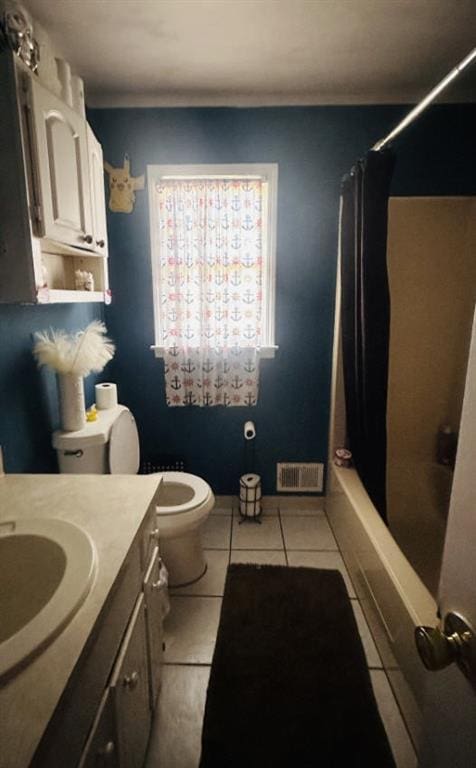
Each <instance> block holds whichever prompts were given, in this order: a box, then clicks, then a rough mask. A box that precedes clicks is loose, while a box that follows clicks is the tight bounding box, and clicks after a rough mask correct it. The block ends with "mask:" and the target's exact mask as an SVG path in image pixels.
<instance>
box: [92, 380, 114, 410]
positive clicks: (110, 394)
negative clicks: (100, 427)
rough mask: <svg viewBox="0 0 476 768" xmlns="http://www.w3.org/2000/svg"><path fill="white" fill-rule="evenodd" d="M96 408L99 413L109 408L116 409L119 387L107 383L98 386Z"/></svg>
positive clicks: (96, 387) (96, 388)
mask: <svg viewBox="0 0 476 768" xmlns="http://www.w3.org/2000/svg"><path fill="white" fill-rule="evenodd" d="M94 389H95V392H96V408H97V409H98V411H107V410H108V408H115V407H116V405H117V387H116V385H115V384H111V383H110V382H108V381H106V382H104V383H103V384H96V386H95V388H94Z"/></svg>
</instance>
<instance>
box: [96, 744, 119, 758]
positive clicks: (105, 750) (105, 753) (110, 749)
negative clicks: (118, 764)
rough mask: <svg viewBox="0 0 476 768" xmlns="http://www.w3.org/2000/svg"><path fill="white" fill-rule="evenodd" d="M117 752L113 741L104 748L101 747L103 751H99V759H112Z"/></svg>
mask: <svg viewBox="0 0 476 768" xmlns="http://www.w3.org/2000/svg"><path fill="white" fill-rule="evenodd" d="M115 751H116V745H115V744H114V742H113V741H108V742H107V744H105V745H104V747H101V749H99V750H98V755H99V757H106V758H108V757H110V756H111V755H113V754H114V752H115Z"/></svg>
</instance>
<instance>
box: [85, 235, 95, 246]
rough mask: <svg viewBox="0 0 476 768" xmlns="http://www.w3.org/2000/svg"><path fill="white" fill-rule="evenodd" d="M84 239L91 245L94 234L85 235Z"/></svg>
mask: <svg viewBox="0 0 476 768" xmlns="http://www.w3.org/2000/svg"><path fill="white" fill-rule="evenodd" d="M83 240H84V242H85V243H87V244H88V245H91V243H92V242H93V236H92V235H83Z"/></svg>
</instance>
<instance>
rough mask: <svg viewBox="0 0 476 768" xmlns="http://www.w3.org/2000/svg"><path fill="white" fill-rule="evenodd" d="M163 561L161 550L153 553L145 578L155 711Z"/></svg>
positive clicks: (164, 591) (163, 591) (163, 594)
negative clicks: (161, 568) (160, 555)
mask: <svg viewBox="0 0 476 768" xmlns="http://www.w3.org/2000/svg"><path fill="white" fill-rule="evenodd" d="M161 562H162V561H161V559H160V557H159V548H158V547H155V548H154V551H153V552H152V555H151V558H150V563H149V567H148V568H147V572H146V574H145V577H144V585H143V589H144V597H145V607H146V623H147V647H148V651H149V654H148V659H149V693H150V706H151V709H154V707H155V702H156V700H157V694H158V692H159V688H160V680H161V673H162V670H161V664H162V656H163V645H162V644H163V635H164V633H163V621H162V619H163V615H164V600H166V595H167V583H166V582H165V581H163V580H162V579H161V577H160V567H161Z"/></svg>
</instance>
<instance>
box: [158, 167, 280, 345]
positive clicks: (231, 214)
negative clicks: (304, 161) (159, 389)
mask: <svg viewBox="0 0 476 768" xmlns="http://www.w3.org/2000/svg"><path fill="white" fill-rule="evenodd" d="M148 178H149V205H150V223H151V253H152V275H153V290H154V311H155V345H154V347H153V349H154V351H155V354H156V356H158V357H163V356H164V353H165V351H166V350H167V348H170V347H180V346H181V345H184V346H186V347H188V348H192V349H196V348H200V347H201V346H203V345H206V344H207V343H209V344H210V346H212V347H214V348H215V349H218V348H232V347H240V348H244V347H253V346H254V347H256V348H258V350H259V356H260V357H273V356H274V351H275V349H276V347H275V340H274V287H275V248H276V207H277V179H278V167H277V165H275V164H264V165H262V164H246V165H224V166H223V165H211V166H208V165H207V166H203V165H198V166H189V165H180V166H148Z"/></svg>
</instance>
